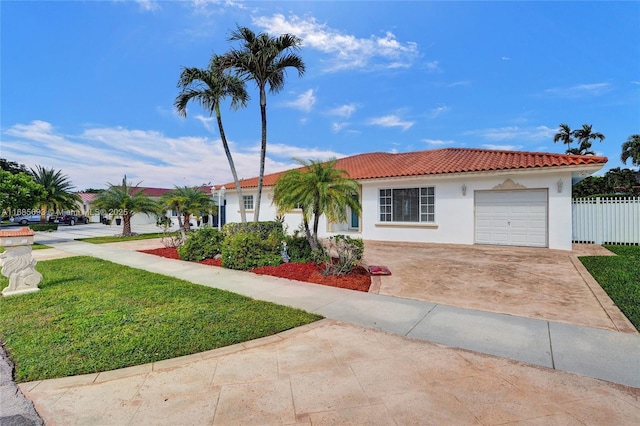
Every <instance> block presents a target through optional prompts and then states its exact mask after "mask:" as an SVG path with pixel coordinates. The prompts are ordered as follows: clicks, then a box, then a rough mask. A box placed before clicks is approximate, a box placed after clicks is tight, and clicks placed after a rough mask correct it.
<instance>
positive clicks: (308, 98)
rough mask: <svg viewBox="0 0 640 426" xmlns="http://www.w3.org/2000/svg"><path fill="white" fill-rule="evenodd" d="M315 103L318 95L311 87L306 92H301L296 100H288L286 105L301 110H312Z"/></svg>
mask: <svg viewBox="0 0 640 426" xmlns="http://www.w3.org/2000/svg"><path fill="white" fill-rule="evenodd" d="M315 103H316V97H315V95H314V94H313V89H309V90H307V91H306V92H304V93H302V94H300V95H299V96H298V97H297V98H296V100H294V101H290V102H286V103H285V105H287V106H288V107H291V108H295V109H299V110H300V111H304V112H310V111H311V109H312V108H313V105H314V104H315Z"/></svg>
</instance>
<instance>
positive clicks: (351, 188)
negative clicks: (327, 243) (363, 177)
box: [273, 158, 362, 250]
mask: <svg viewBox="0 0 640 426" xmlns="http://www.w3.org/2000/svg"><path fill="white" fill-rule="evenodd" d="M294 161H297V162H298V163H300V164H301V165H302V166H303V167H302V168H300V169H294V170H289V171H287V172H285V173H284V174H283V175H282V176H280V178H279V179H278V181H277V182H276V184H275V188H274V193H273V201H274V202H275V203H276V205H277V206H278V210H279V212H280V213H284V212H287V211H290V210H292V209H294V208H301V209H302V221H303V226H304V230H305V235H306V237H307V240H308V241H309V245H310V246H311V249H312V250H315V249H317V248H319V247H320V244H319V242H318V224H319V223H320V216H322V215H325V216H326V217H327V219H328V220H330V221H331V222H344V221H346V220H347V209H346V208H347V207H349V208H350V209H351V210H352V211H353V212H354V213H356V214H358V215H359V214H360V213H361V211H362V207H361V206H360V202H359V201H358V189H359V186H358V183H357V182H356V181H355V180H353V179H351V178H349V174H348V173H347V171H346V170H343V169H336V162H337V160H335V159H332V160H329V161H327V162H321V161H318V160H315V161H314V160H311V161H308V162H307V161H304V160H300V159H297V158H294ZM311 220H313V227H312V228H311V229H310V228H309V222H310V221H311Z"/></svg>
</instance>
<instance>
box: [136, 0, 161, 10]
mask: <svg viewBox="0 0 640 426" xmlns="http://www.w3.org/2000/svg"><path fill="white" fill-rule="evenodd" d="M136 3H138V5H139V6H140V9H141V10H144V11H145V12H155V11H156V10H160V4H159V3H158V2H157V1H153V0H136Z"/></svg>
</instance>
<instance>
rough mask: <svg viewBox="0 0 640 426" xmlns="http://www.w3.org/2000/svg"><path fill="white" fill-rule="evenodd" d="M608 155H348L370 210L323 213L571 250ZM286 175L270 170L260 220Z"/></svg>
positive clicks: (466, 240) (251, 201) (381, 234)
mask: <svg viewBox="0 0 640 426" xmlns="http://www.w3.org/2000/svg"><path fill="white" fill-rule="evenodd" d="M606 162H607V158H606V157H598V156H582V155H568V154H551V153H538V152H518V151H498V150H483V149H470V148H447V149H437V150H427V151H418V152H407V153H399V154H390V153H381V152H374V153H367V154H359V155H354V156H351V157H345V158H341V159H339V160H338V162H337V167H338V168H341V169H344V170H346V171H347V172H348V173H349V176H350V177H351V178H352V179H355V180H357V181H358V183H359V184H360V194H359V196H360V202H361V204H362V214H361V215H360V216H359V217H358V216H357V215H354V214H349V215H348V216H349V220H348V221H347V222H346V223H329V222H328V221H327V220H326V219H324V220H321V222H320V228H319V234H320V236H321V237H328V236H331V235H335V234H347V235H351V236H353V237H358V238H362V239H364V240H378V241H408V242H428V243H450V244H494V245H510V246H529V247H548V248H552V249H560V250H571V232H572V229H571V227H572V218H571V187H572V184H574V183H576V182H578V181H580V180H582V179H584V178H585V177H587V176H589V175H591V174H592V173H594V172H596V171H598V170H600V169H601V168H602V167H603V166H604V164H605V163H606ZM281 174H282V172H280V173H273V174H269V175H265V177H264V188H263V194H262V200H261V206H260V220H273V219H274V218H275V217H276V215H277V211H276V206H275V205H274V204H273V203H272V196H273V195H272V194H273V185H274V184H275V183H276V180H277V179H278V177H279V176H280V175H281ZM257 184H258V179H257V178H252V179H244V180H242V181H241V187H242V191H243V198H244V200H243V201H244V205H245V208H246V209H247V220H252V219H253V216H252V213H253V207H254V205H255V197H256V195H257ZM224 186H225V188H226V197H225V198H226V222H239V221H240V212H239V206H238V197H237V195H236V194H237V193H236V191H235V185H234V184H233V183H227V184H225V185H224ZM221 187H222V185H220V186H217V187H216V188H215V189H216V190H219V189H220V188H221ZM300 223H301V212H300V211H295V210H294V211H292V212H289V213H287V214H286V215H285V224H286V226H287V229H288V231H289V232H293V230H295V229H297V228H298V227H299V226H300Z"/></svg>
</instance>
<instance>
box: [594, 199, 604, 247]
mask: <svg viewBox="0 0 640 426" xmlns="http://www.w3.org/2000/svg"><path fill="white" fill-rule="evenodd" d="M602 229H603V223H602V203H601V202H600V197H596V244H602V241H603V238H602V233H603V232H602Z"/></svg>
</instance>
